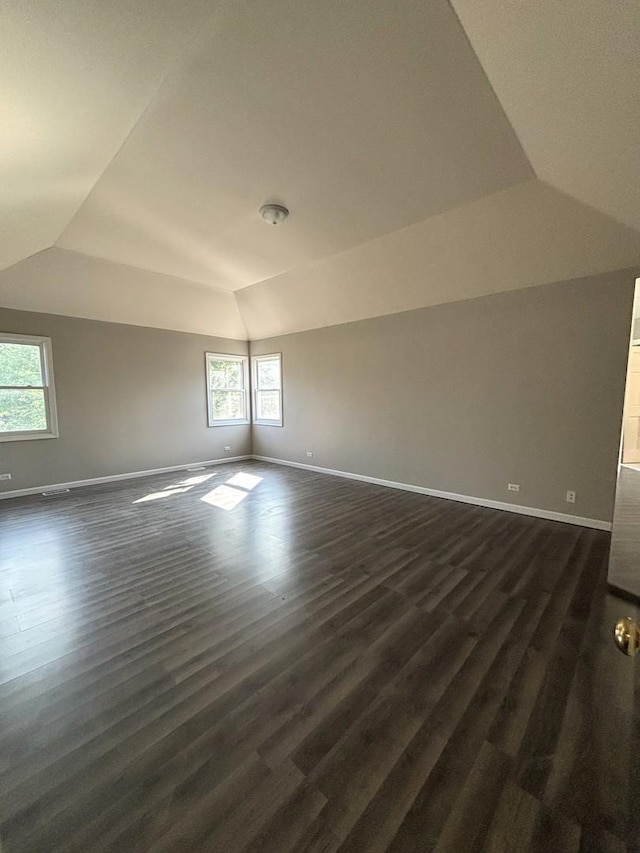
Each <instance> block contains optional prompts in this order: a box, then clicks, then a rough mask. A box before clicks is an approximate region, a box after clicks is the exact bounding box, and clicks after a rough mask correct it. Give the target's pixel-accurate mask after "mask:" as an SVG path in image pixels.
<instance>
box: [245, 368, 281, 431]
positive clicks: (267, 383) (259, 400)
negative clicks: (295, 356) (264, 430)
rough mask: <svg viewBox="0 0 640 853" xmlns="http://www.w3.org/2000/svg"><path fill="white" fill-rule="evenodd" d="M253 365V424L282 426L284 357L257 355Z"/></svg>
mask: <svg viewBox="0 0 640 853" xmlns="http://www.w3.org/2000/svg"><path fill="white" fill-rule="evenodd" d="M251 361H252V363H253V422H254V423H255V424H265V425H266V426H282V356H281V355H280V353H276V354H275V355H257V356H254V357H253V358H252V359H251Z"/></svg>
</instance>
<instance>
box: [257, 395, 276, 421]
mask: <svg viewBox="0 0 640 853" xmlns="http://www.w3.org/2000/svg"><path fill="white" fill-rule="evenodd" d="M256 408H257V410H258V411H257V412H256V417H257V418H258V420H259V421H263V420H269V421H279V420H280V392H279V391H258V392H257V393H256Z"/></svg>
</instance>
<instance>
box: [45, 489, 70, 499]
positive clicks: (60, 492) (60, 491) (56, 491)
mask: <svg viewBox="0 0 640 853" xmlns="http://www.w3.org/2000/svg"><path fill="white" fill-rule="evenodd" d="M68 491H69V489H51V491H49V492H42V495H43V497H45V498H48V497H50V496H51V495H64V493H65V492H68Z"/></svg>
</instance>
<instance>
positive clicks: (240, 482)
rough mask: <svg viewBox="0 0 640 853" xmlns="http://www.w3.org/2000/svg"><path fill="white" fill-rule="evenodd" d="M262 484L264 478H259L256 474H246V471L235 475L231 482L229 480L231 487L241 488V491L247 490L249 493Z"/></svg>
mask: <svg viewBox="0 0 640 853" xmlns="http://www.w3.org/2000/svg"><path fill="white" fill-rule="evenodd" d="M261 482H262V477H258V476H256V475H255V474H245V472H244V471H241V472H240V473H239V474H235V475H234V476H233V477H231V479H230V480H227V483H228V484H229V485H230V486H240V488H241V489H247V490H248V491H251V489H255V487H256V486H257V485H258V483H261Z"/></svg>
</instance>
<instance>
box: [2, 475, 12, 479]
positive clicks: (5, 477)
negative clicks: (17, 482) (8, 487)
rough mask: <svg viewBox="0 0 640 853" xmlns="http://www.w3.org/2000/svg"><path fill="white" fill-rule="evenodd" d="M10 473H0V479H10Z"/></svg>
mask: <svg viewBox="0 0 640 853" xmlns="http://www.w3.org/2000/svg"><path fill="white" fill-rule="evenodd" d="M10 479H11V474H0V480H10Z"/></svg>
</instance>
